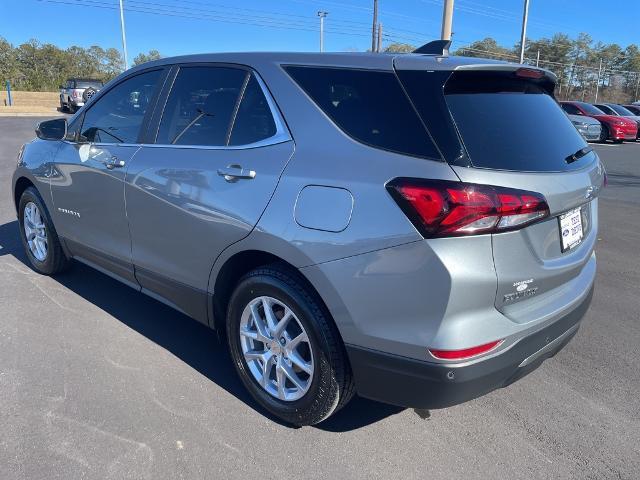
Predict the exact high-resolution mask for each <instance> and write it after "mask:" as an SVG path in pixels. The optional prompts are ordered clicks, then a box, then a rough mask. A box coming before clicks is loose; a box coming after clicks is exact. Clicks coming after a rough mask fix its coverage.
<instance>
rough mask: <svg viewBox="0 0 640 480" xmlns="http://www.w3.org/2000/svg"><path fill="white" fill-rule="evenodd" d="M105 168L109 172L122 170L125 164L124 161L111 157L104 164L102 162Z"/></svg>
mask: <svg viewBox="0 0 640 480" xmlns="http://www.w3.org/2000/svg"><path fill="white" fill-rule="evenodd" d="M104 164H105V166H106V167H107V168H108V169H109V170H113V169H114V168H122V167H124V166H125V162H124V160H120V159H119V158H118V157H116V156H115V155H114V156H112V157H111V158H110V159H109V160H107V161H106V162H104Z"/></svg>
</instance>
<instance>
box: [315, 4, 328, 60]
mask: <svg viewBox="0 0 640 480" xmlns="http://www.w3.org/2000/svg"><path fill="white" fill-rule="evenodd" d="M327 15H329V12H322V11H320V12H318V17H320V52H321V53H322V52H324V17H326V16H327Z"/></svg>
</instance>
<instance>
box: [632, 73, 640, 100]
mask: <svg viewBox="0 0 640 480" xmlns="http://www.w3.org/2000/svg"><path fill="white" fill-rule="evenodd" d="M638 87H640V73H639V74H638V81H637V83H636V96H635V98H634V99H633V100H634V101H635V102H637V101H638V100H640V99H639V98H638Z"/></svg>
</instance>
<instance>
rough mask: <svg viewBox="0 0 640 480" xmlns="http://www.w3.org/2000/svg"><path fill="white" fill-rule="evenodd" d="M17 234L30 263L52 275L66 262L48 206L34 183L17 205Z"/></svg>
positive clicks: (37, 269)
mask: <svg viewBox="0 0 640 480" xmlns="http://www.w3.org/2000/svg"><path fill="white" fill-rule="evenodd" d="M18 218H19V223H20V238H21V240H22V245H23V247H24V250H25V253H26V254H27V258H28V259H29V263H30V264H31V267H32V268H33V269H34V270H35V271H36V272H38V273H42V274H44V275H53V274H55V273H58V272H61V271H63V270H65V269H66V268H67V267H68V266H69V259H68V258H67V257H66V256H65V254H64V252H63V251H62V246H61V245H60V239H59V238H58V234H57V233H56V230H55V228H54V226H53V222H52V221H51V217H50V216H49V212H48V211H47V207H46V206H45V204H44V202H43V201H42V198H41V197H40V194H39V193H38V191H37V190H36V189H35V188H34V187H29V188H27V189H26V190H25V191H24V193H23V194H22V196H21V197H20V203H19V206H18Z"/></svg>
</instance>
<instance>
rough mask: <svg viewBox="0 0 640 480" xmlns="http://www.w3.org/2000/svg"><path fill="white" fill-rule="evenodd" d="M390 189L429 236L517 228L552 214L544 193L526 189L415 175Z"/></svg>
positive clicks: (459, 234) (396, 183)
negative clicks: (429, 178) (431, 178)
mask: <svg viewBox="0 0 640 480" xmlns="http://www.w3.org/2000/svg"><path fill="white" fill-rule="evenodd" d="M387 190H388V191H389V192H390V194H391V196H392V197H393V198H394V200H395V201H396V202H397V203H398V205H399V206H400V208H402V210H403V212H404V213H405V214H406V215H407V217H408V218H409V219H410V220H411V222H412V223H413V224H414V225H415V227H416V228H417V229H418V231H420V233H422V235H423V236H424V237H425V238H434V237H451V236H462V235H475V234H483V233H498V232H505V231H509V230H516V229H519V228H522V227H524V226H526V225H530V224H531V223H532V222H535V221H537V220H540V219H542V218H545V217H547V216H548V215H549V206H548V205H547V202H546V200H545V198H544V196H542V195H541V194H539V193H536V192H529V191H526V190H516V189H513V188H504V187H494V186H490V185H477V184H473V183H463V182H452V181H446V180H422V179H411V178H398V179H395V180H393V181H391V182H390V183H388V184H387Z"/></svg>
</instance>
